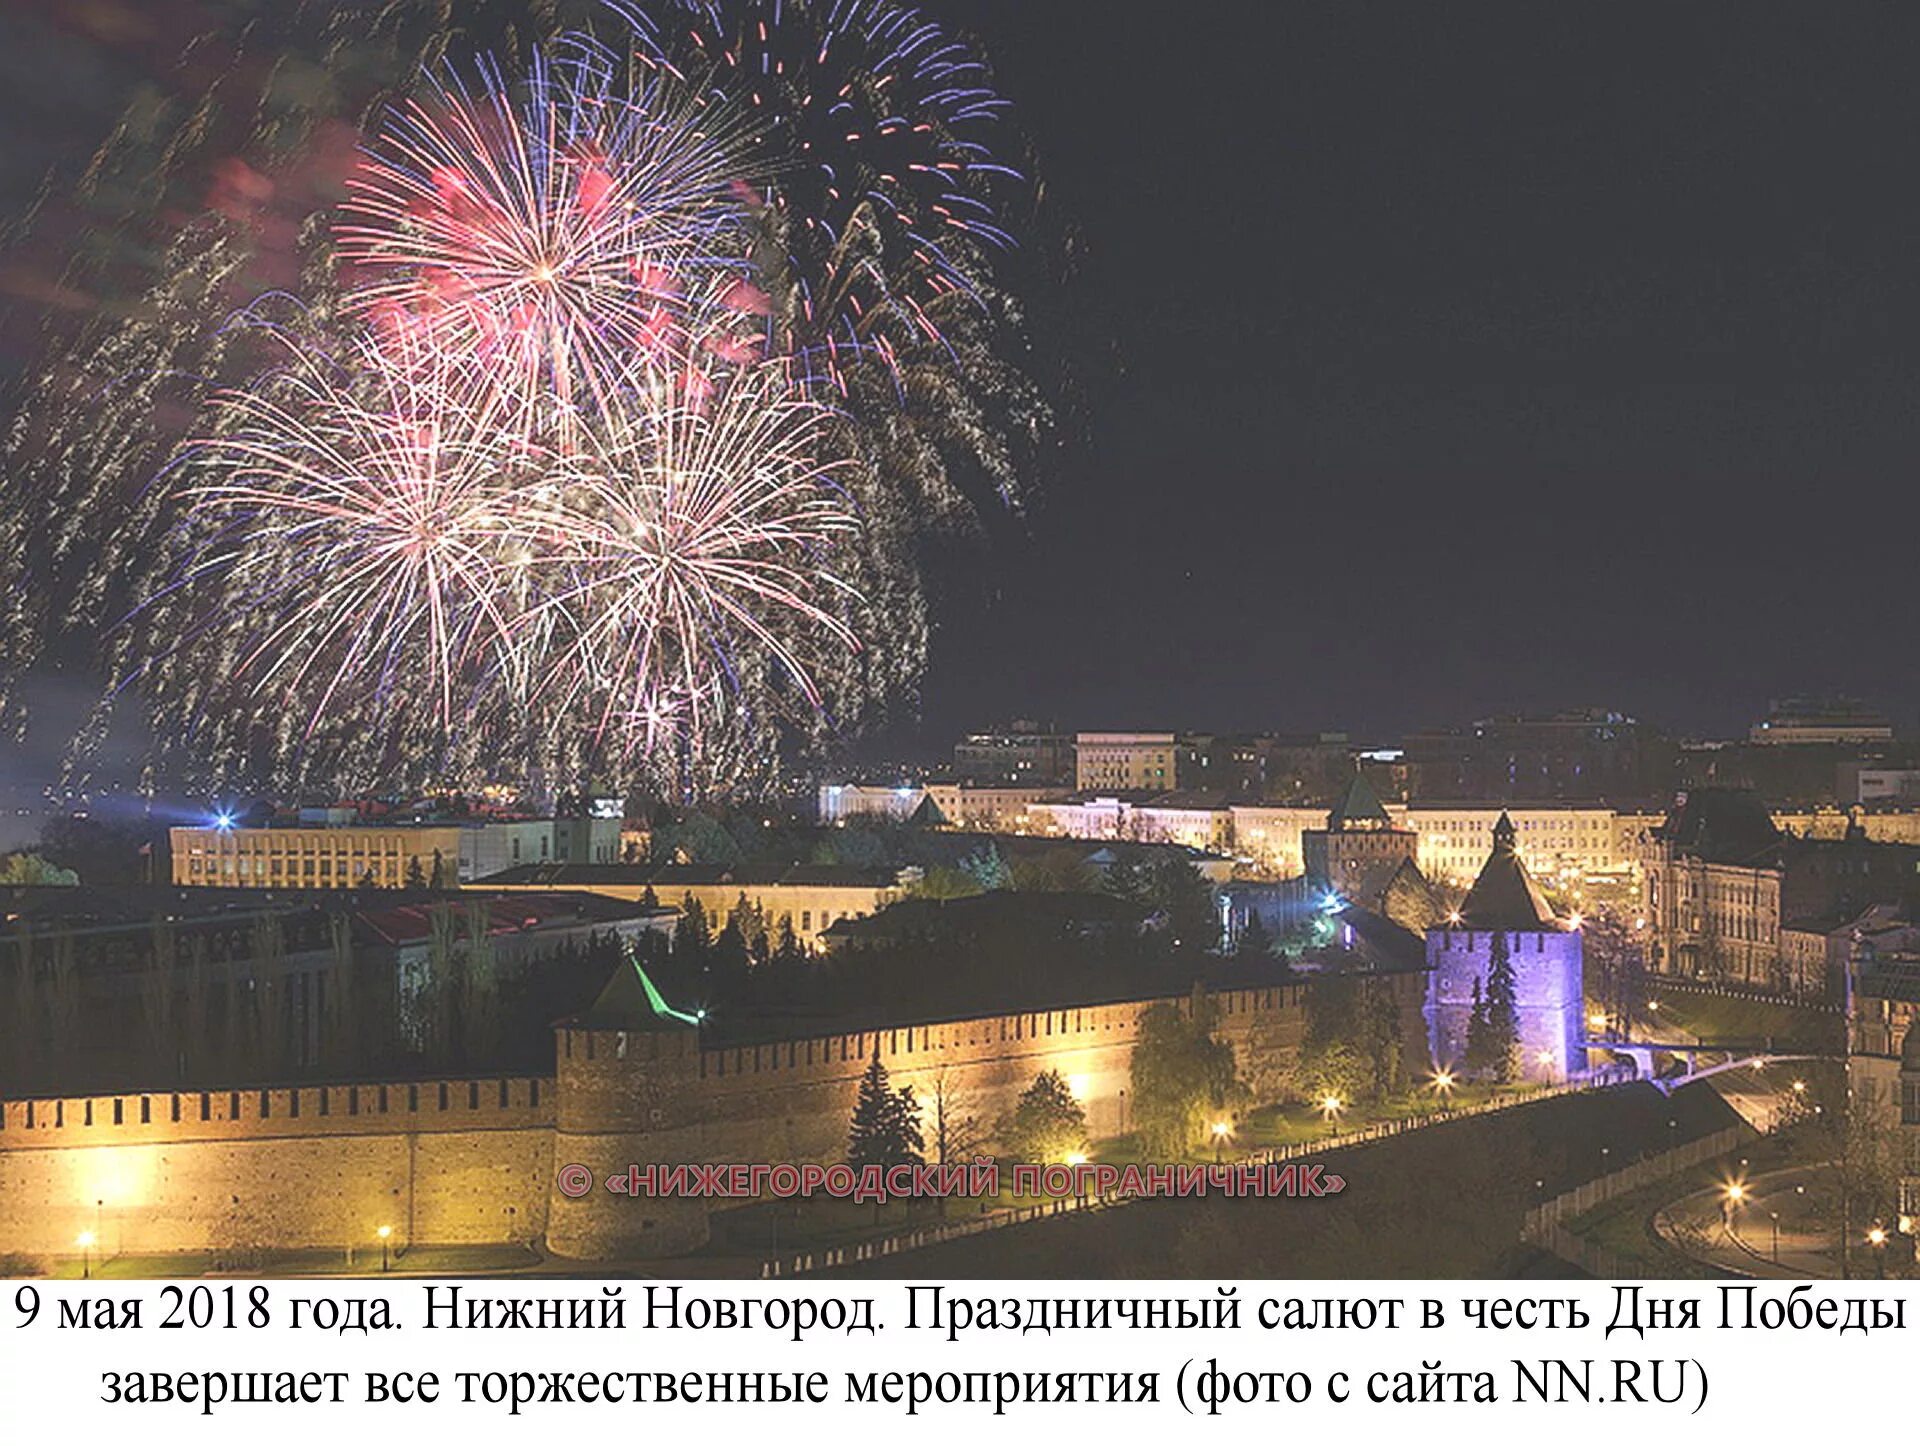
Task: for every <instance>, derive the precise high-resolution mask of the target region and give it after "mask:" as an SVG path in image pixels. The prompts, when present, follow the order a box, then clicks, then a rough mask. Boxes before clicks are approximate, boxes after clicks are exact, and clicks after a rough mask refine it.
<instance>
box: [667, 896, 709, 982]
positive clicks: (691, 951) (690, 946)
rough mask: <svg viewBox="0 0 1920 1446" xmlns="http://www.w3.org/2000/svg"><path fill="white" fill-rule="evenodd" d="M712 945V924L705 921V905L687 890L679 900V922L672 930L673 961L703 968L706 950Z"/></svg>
mask: <svg viewBox="0 0 1920 1446" xmlns="http://www.w3.org/2000/svg"><path fill="white" fill-rule="evenodd" d="M712 946H713V934H712V926H711V925H710V924H709V923H708V921H707V910H706V907H705V906H704V905H703V904H702V903H701V902H700V901H699V900H698V899H696V898H694V896H693V893H692V891H691V890H689V891H688V892H687V894H686V895H685V896H684V897H683V898H682V899H681V900H680V922H679V924H678V925H676V926H675V928H674V931H673V958H674V962H675V963H676V964H681V965H691V966H692V967H693V968H696V969H701V968H705V967H706V962H707V952H708V950H709V949H710V948H712Z"/></svg>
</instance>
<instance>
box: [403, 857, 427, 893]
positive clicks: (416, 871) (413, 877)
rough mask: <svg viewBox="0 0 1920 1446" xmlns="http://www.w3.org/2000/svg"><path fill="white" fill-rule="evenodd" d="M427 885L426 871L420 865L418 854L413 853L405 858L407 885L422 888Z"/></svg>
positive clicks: (412, 887) (411, 887)
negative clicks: (408, 857) (410, 856)
mask: <svg viewBox="0 0 1920 1446" xmlns="http://www.w3.org/2000/svg"><path fill="white" fill-rule="evenodd" d="M426 886H427V871H426V870H425V869H423V868H421V867H420V855H418V854H415V855H414V856H413V857H412V858H410V859H408V860H407V887H408V888H410V889H424V888H425V887H426Z"/></svg>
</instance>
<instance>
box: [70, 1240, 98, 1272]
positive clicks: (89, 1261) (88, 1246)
mask: <svg viewBox="0 0 1920 1446" xmlns="http://www.w3.org/2000/svg"><path fill="white" fill-rule="evenodd" d="M95 1238H96V1237H95V1236H94V1233H93V1232H92V1231H91V1230H82V1231H81V1232H80V1233H79V1234H78V1235H76V1236H75V1237H74V1239H73V1243H74V1244H75V1245H77V1246H79V1247H80V1278H81V1279H82V1280H92V1279H93V1242H94V1240H95Z"/></svg>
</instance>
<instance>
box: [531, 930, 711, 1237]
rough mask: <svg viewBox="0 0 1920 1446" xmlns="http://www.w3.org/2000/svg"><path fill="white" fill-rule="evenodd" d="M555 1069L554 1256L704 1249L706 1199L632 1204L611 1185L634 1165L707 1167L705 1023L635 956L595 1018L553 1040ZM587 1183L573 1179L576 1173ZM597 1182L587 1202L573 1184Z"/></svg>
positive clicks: (550, 1219)
mask: <svg viewBox="0 0 1920 1446" xmlns="http://www.w3.org/2000/svg"><path fill="white" fill-rule="evenodd" d="M554 1034H555V1038H554V1045H555V1052H556V1054H557V1056H558V1058H557V1060H556V1064H555V1068H556V1071H557V1077H556V1083H557V1085H558V1088H557V1089H556V1091H555V1095H554V1098H555V1110H554V1134H553V1165H554V1173H553V1186H552V1193H551V1195H550V1196H549V1199H548V1205H547V1248H548V1249H549V1250H551V1251H552V1252H553V1253H554V1254H555V1255H558V1256H563V1257H565V1258H567V1259H569V1260H605V1259H610V1258H614V1257H618V1256H627V1255H640V1256H663V1255H682V1254H685V1253H687V1252H688V1251H692V1250H697V1249H699V1248H700V1247H701V1246H703V1245H705V1244H706V1243H707V1238H708V1224H707V1207H706V1206H705V1204H704V1203H703V1202H701V1201H698V1200H679V1199H662V1198H642V1199H637V1200H636V1199H630V1198H629V1197H627V1196H626V1195H624V1194H622V1195H615V1194H612V1193H611V1192H609V1191H608V1190H607V1189H606V1188H605V1182H606V1180H607V1179H608V1178H609V1177H610V1176H614V1175H618V1174H620V1173H621V1172H623V1171H626V1170H627V1169H628V1167H629V1166H633V1165H638V1166H640V1167H641V1168H643V1169H644V1168H645V1167H646V1166H648V1165H650V1164H661V1165H677V1164H684V1163H686V1162H688V1161H692V1160H701V1159H704V1158H706V1153H705V1149H704V1141H703V1135H704V1134H705V1131H704V1129H703V1126H702V1121H701V1118H700V1099H701V1090H700V1028H699V1020H698V1019H697V1018H696V1017H694V1016H693V1015H689V1014H684V1013H682V1012H680V1011H679V1010H676V1009H673V1008H672V1007H671V1006H669V1005H668V1004H667V1002H666V1000H665V999H664V998H662V997H661V994H660V991H659V990H658V989H657V988H655V986H654V983H653V980H652V979H651V978H649V977H648V975H647V972H646V970H644V969H643V968H641V967H640V961H639V960H638V959H631V960H629V964H628V967H623V968H621V969H618V970H616V971H615V972H614V974H613V976H612V977H611V978H610V979H609V980H608V981H607V985H606V988H604V989H602V990H601V991H600V996H599V998H598V999H596V1000H595V1001H594V1003H593V1006H592V1007H591V1008H590V1009H588V1010H587V1012H586V1013H584V1014H582V1015H578V1016H576V1017H575V1018H572V1019H568V1020H564V1021H562V1022H561V1023H560V1025H559V1026H557V1028H556V1029H555V1031H554ZM580 1167H585V1171H586V1172H588V1173H587V1174H586V1175H579V1174H577V1173H576V1175H575V1176H573V1177H569V1175H568V1174H567V1171H568V1170H569V1169H570V1168H571V1169H573V1170H574V1171H576V1172H578V1170H579V1168H580ZM570 1178H573V1179H587V1178H590V1179H591V1185H590V1186H589V1187H588V1188H586V1190H585V1192H584V1193H583V1194H580V1195H573V1194H570V1193H568V1191H567V1190H566V1189H565V1188H564V1187H565V1186H566V1185H567V1184H568V1183H569V1179H570Z"/></svg>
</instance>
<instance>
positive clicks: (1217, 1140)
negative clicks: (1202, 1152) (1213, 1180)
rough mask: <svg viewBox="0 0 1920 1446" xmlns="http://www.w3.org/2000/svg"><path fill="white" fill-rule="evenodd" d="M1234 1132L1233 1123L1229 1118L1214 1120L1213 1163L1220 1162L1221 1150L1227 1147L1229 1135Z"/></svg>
mask: <svg viewBox="0 0 1920 1446" xmlns="http://www.w3.org/2000/svg"><path fill="white" fill-rule="evenodd" d="M1232 1133H1233V1125H1232V1123H1231V1122H1230V1121H1227V1120H1215V1121H1214V1122H1213V1163H1214V1164H1216V1165H1217V1164H1219V1163H1220V1152H1221V1151H1222V1150H1224V1149H1225V1148H1226V1147H1227V1136H1228V1135H1230V1134H1232Z"/></svg>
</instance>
